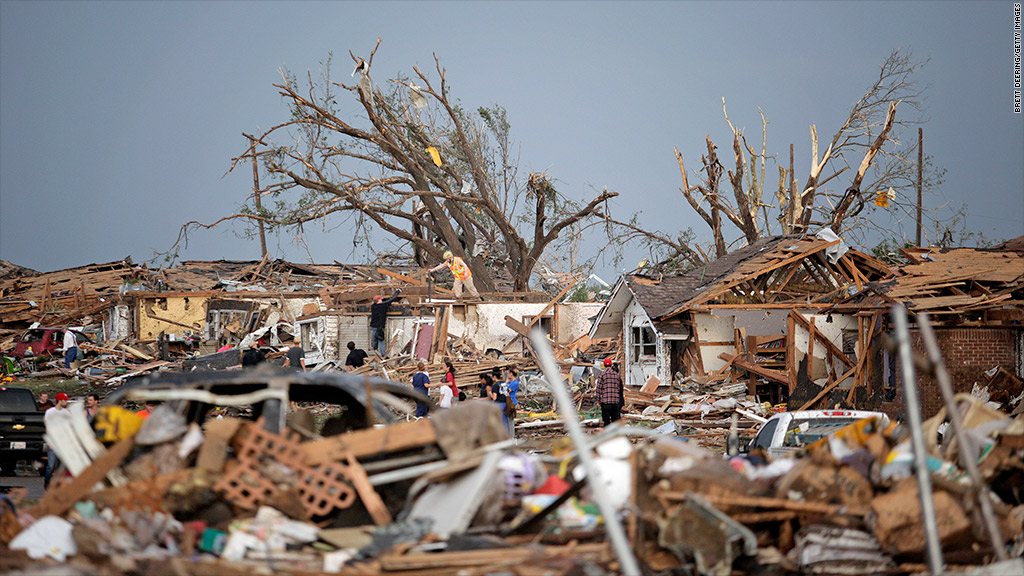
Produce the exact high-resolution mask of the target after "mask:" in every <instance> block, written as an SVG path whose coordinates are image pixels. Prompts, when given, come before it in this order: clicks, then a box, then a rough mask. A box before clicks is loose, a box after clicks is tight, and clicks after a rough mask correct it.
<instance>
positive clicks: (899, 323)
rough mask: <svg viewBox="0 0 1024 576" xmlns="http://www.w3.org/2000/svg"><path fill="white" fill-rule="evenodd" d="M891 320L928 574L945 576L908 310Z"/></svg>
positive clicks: (895, 310) (895, 312)
mask: <svg viewBox="0 0 1024 576" xmlns="http://www.w3.org/2000/svg"><path fill="white" fill-rule="evenodd" d="M892 319H893V323H894V324H895V326H896V343H897V345H898V347H899V353H900V355H899V358H900V372H901V375H902V376H903V401H904V404H905V405H906V410H907V425H908V426H909V427H910V441H911V445H912V446H913V448H914V468H915V472H916V475H917V490H918V493H919V495H920V497H921V520H922V522H923V523H924V536H925V543H926V544H927V546H928V571H929V572H930V573H931V574H932V575H933V576H938V575H939V574H942V564H943V563H942V545H941V544H940V542H939V525H938V523H937V522H936V520H935V502H933V501H932V477H931V472H929V471H928V454H927V452H926V451H925V446H924V433H923V432H922V431H921V404H920V401H919V400H918V397H917V380H916V378H915V376H914V360H913V355H912V353H911V350H910V328H909V326H908V323H907V309H906V308H904V307H903V306H902V305H901V304H894V305H893V307H892Z"/></svg>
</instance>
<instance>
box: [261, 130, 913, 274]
mask: <svg viewBox="0 0 1024 576" xmlns="http://www.w3.org/2000/svg"><path fill="white" fill-rule="evenodd" d="M246 137H247V138H249V146H250V147H251V149H252V153H253V198H254V199H255V200H256V215H257V216H258V217H259V218H260V219H257V220H256V223H257V225H259V255H260V257H261V258H266V232H265V231H264V230H263V220H262V217H263V204H262V202H260V196H262V195H261V194H260V189H259V166H258V163H257V162H256V138H255V137H253V136H250V135H249V134H246ZM920 196H921V195H920V194H919V204H920V202H921V200H920ZM918 238H921V216H920V212H919V217H918ZM919 243H920V241H919Z"/></svg>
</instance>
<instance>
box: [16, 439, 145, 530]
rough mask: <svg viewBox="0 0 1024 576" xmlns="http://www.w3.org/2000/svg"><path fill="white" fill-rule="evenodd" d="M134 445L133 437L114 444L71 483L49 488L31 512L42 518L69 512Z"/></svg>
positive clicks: (126, 455)
mask: <svg viewBox="0 0 1024 576" xmlns="http://www.w3.org/2000/svg"><path fill="white" fill-rule="evenodd" d="M134 446H135V440H134V439H133V438H127V439H125V440H121V441H120V442H118V443H117V444H114V445H113V446H112V447H111V448H110V450H107V451H106V452H104V453H103V454H102V455H101V456H100V457H99V458H96V459H95V460H93V462H92V464H90V465H89V467H88V468H86V469H85V470H83V471H82V473H81V474H79V475H78V476H77V477H76V478H74V479H73V480H72V481H71V482H70V483H68V484H64V485H63V486H59V487H56V488H53V489H51V490H48V491H47V492H46V494H44V495H43V499H42V501H40V502H39V504H38V505H37V506H36V507H35V508H33V509H32V510H30V512H31V514H32V515H33V516H35V517H36V518H42V517H43V516H50V515H53V516H59V515H61V514H63V513H64V512H67V511H68V509H70V508H71V507H72V506H73V505H74V504H75V502H78V501H79V500H81V499H82V498H83V497H85V496H86V495H87V494H88V493H89V492H90V491H92V489H93V486H95V485H96V484H97V483H99V482H102V481H103V479H104V478H105V477H106V476H107V473H108V472H110V471H111V470H113V469H114V468H117V467H118V466H119V465H120V464H121V462H123V461H124V459H125V458H127V457H128V455H129V454H131V451H132V448H133V447H134Z"/></svg>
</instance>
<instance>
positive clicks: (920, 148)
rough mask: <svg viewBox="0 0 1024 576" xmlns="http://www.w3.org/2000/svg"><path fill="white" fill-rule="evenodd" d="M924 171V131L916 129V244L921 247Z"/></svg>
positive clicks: (919, 128)
mask: <svg viewBox="0 0 1024 576" xmlns="http://www.w3.org/2000/svg"><path fill="white" fill-rule="evenodd" d="M923 169H924V129H923V128H921V127H920V126H918V127H917V243H916V244H915V246H920V245H921V184H922V182H921V174H922V172H923Z"/></svg>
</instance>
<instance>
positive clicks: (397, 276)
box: [377, 268, 423, 286]
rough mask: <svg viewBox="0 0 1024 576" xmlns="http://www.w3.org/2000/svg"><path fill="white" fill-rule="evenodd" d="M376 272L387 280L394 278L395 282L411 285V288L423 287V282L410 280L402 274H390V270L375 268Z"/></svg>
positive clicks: (410, 278)
mask: <svg viewBox="0 0 1024 576" xmlns="http://www.w3.org/2000/svg"><path fill="white" fill-rule="evenodd" d="M377 272H378V273H380V274H383V275H385V276H387V277H389V278H394V279H395V280H400V281H402V282H405V283H406V284H412V285H413V286H422V285H423V282H422V281H420V280H417V279H415V278H412V277H410V276H406V275H404V274H399V273H397V272H392V271H391V270H386V269H384V268H377Z"/></svg>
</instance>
